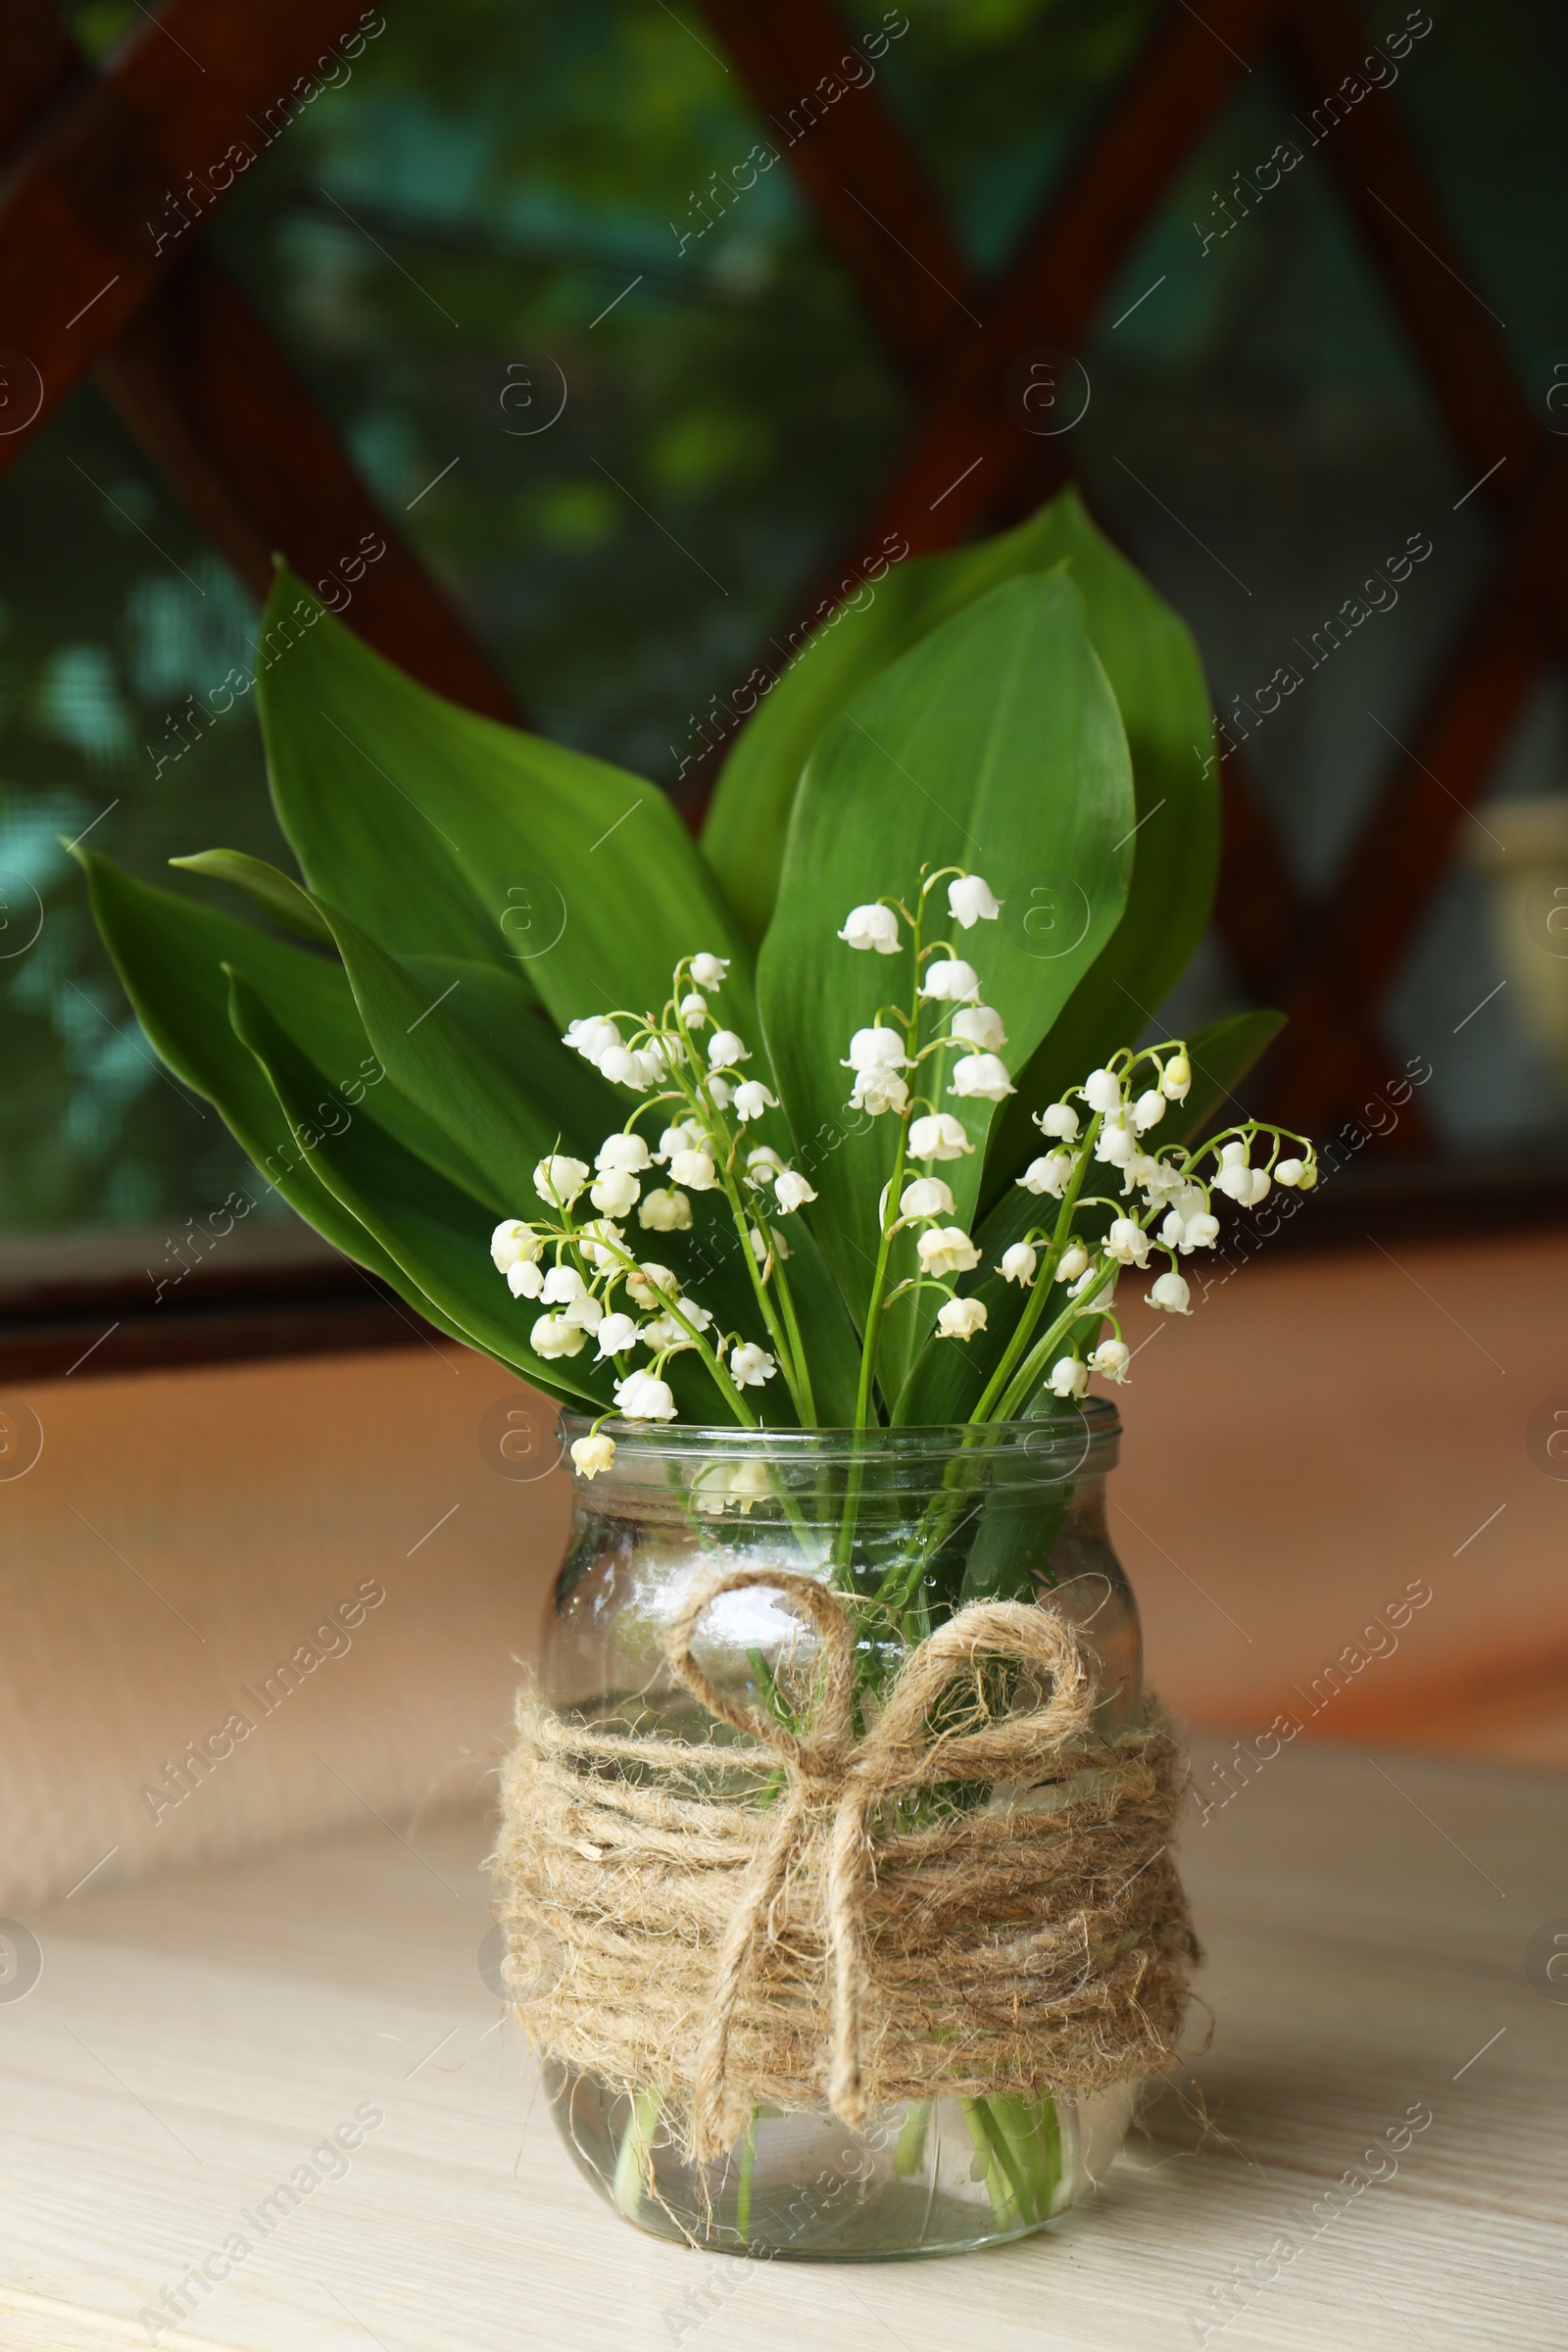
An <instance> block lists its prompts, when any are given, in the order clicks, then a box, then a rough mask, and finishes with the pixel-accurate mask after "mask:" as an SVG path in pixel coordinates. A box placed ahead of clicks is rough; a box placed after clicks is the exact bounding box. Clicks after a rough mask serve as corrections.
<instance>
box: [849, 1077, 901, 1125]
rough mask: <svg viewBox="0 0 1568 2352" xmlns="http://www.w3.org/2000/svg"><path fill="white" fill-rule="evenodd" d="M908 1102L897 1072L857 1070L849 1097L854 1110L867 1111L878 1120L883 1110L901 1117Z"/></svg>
mask: <svg viewBox="0 0 1568 2352" xmlns="http://www.w3.org/2000/svg"><path fill="white" fill-rule="evenodd" d="M908 1100H909V1090H908V1087H907V1085H906V1083H905V1081H904V1080H903V1078H901V1077H900V1075H899V1073H898V1071H897V1070H888V1069H874V1070H857V1071H856V1073H855V1085H854V1088H853V1090H852V1092H851V1095H850V1106H851V1108H852V1109H854V1110H867V1111H869V1112H870V1114H871V1116H872V1118H874V1119H875V1118H880V1117H881V1115H882V1113H883V1112H884V1111H885V1110H892V1111H897V1112H899V1113H900V1114H901V1115H902V1113H903V1112H904V1110H905V1108H906V1106H907V1103H908Z"/></svg>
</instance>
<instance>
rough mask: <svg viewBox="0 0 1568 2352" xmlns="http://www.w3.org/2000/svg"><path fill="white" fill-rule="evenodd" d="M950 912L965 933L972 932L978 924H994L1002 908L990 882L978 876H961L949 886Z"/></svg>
mask: <svg viewBox="0 0 1568 2352" xmlns="http://www.w3.org/2000/svg"><path fill="white" fill-rule="evenodd" d="M948 912H949V913H950V914H951V915H952V917H953V919H954V921H955V922H956V923H961V924H962V925H963V928H964V929H965V931H972V930H973V929H974V926H975V924H976V923H979V922H987V923H994V922H995V921H996V919H997V917H998V915H999V914H1000V913H1001V912H1002V906H1001V902H1000V901H999V900H997V899H994V898H993V897H992V895H991V885H990V884H989V882H985V881H983V880H982V879H981V877H980V876H979V875H978V874H959V875H958V877H957V879H956V881H953V882H950V883H949V884H948Z"/></svg>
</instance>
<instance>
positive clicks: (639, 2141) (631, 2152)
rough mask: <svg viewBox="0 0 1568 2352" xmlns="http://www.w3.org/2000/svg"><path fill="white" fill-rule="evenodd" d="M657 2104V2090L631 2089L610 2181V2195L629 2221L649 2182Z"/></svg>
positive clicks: (657, 2119)
mask: <svg viewBox="0 0 1568 2352" xmlns="http://www.w3.org/2000/svg"><path fill="white" fill-rule="evenodd" d="M660 2104H661V2101H660V2095H659V2092H658V2091H657V2090H637V2091H633V2093H632V2101H631V2113H630V2115H629V2116H628V2117H627V2118H626V2129H625V2131H624V2132H623V2133H622V2134H621V2141H620V2147H619V2150H618V2152H617V2154H616V2157H615V2178H614V2180H613V2183H612V2185H611V2194H612V2196H613V2198H614V2200H615V2203H616V2204H617V2205H618V2206H619V2208H620V2210H621V2212H622V2213H623V2214H624V2215H625V2216H626V2219H627V2220H628V2221H629V2222H634V2221H635V2220H636V2219H637V2215H638V2212H639V2210H640V2208H641V2206H642V2201H643V2198H644V2196H645V2195H646V2194H647V2192H648V2190H649V2189H650V2188H651V2187H652V2185H653V2178H654V2126H655V2125H656V2124H657V2123H658V2121H659V2110H660Z"/></svg>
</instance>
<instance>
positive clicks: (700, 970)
mask: <svg viewBox="0 0 1568 2352" xmlns="http://www.w3.org/2000/svg"><path fill="white" fill-rule="evenodd" d="M728 970H729V957H728V956H693V957H692V978H693V979H694V980H695V981H696V983H697V985H698V987H699V988H720V987H722V985H723V982H724V976H725V974H726V973H727V972H728Z"/></svg>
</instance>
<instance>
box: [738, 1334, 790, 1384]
mask: <svg viewBox="0 0 1568 2352" xmlns="http://www.w3.org/2000/svg"><path fill="white" fill-rule="evenodd" d="M728 1369H729V1376H730V1378H731V1380H732V1381H733V1382H734V1383H735V1386H736V1387H737V1388H738V1389H760V1388H761V1386H762V1385H763V1383H764V1382H765V1381H769V1380H771V1379H772V1377H773V1375H774V1373H775V1372H776V1371H777V1370H778V1365H777V1363H776V1362H775V1361H774V1359H773V1357H772V1356H770V1355H769V1354H768V1352H767V1349H766V1348H759V1347H758V1345H757V1342H756V1341H755V1340H742V1341H741V1343H740V1345H739V1347H737V1348H731V1349H730V1355H729V1367H728Z"/></svg>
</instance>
